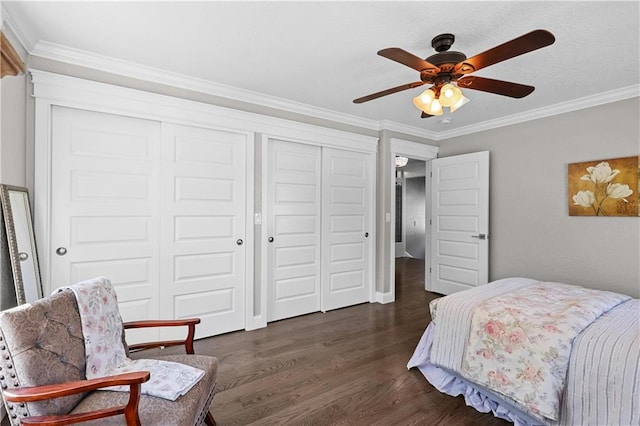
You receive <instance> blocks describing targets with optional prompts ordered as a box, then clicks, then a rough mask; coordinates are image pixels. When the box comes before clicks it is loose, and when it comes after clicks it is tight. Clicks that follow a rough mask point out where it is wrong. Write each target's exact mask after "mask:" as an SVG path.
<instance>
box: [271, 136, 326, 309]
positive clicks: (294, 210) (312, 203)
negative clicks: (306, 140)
mask: <svg viewBox="0 0 640 426" xmlns="http://www.w3.org/2000/svg"><path fill="white" fill-rule="evenodd" d="M268 151H269V152H268V155H269V157H268V167H269V170H268V184H267V185H268V195H267V209H268V213H267V217H268V219H267V220H268V224H267V226H268V235H269V240H270V241H271V242H267V256H268V257H267V259H268V260H267V263H268V265H269V266H268V271H267V274H268V275H267V288H268V299H267V300H268V301H267V312H268V315H267V319H268V321H275V320H279V319H283V318H289V317H293V316H297V315H302V314H306V313H309V312H316V311H319V310H320V211H321V206H320V181H321V166H320V160H321V156H320V148H319V147H317V146H312V145H304V144H299V143H291V142H284V141H270V142H269V148H268ZM271 238H273V240H271Z"/></svg>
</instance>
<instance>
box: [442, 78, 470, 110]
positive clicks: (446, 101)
mask: <svg viewBox="0 0 640 426" xmlns="http://www.w3.org/2000/svg"><path fill="white" fill-rule="evenodd" d="M463 97H464V96H463V95H462V91H461V90H460V89H459V88H458V87H456V86H454V85H453V84H451V83H447V84H445V85H444V86H442V88H441V89H440V97H439V98H438V99H439V100H440V105H442V106H445V107H450V106H452V105H454V104H455V103H456V102H458V101H459V100H460V98H463Z"/></svg>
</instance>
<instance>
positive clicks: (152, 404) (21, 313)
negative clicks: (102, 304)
mask: <svg viewBox="0 0 640 426" xmlns="http://www.w3.org/2000/svg"><path fill="white" fill-rule="evenodd" d="M187 322H188V321H187ZM197 322H199V321H198V320H195V321H194V320H191V324H192V325H191V326H190V327H189V336H188V337H187V339H185V341H180V342H175V341H174V342H158V345H163V346H171V345H175V344H177V343H180V344H184V345H185V347H186V348H187V352H188V353H187V354H184V355H168V356H157V357H154V358H157V359H164V360H168V361H174V362H179V363H183V364H187V365H191V366H193V367H196V368H199V369H202V370H204V371H205V376H204V377H203V378H202V379H201V380H200V381H199V382H198V383H197V384H196V385H195V386H194V387H193V388H192V389H191V390H190V391H189V392H188V393H187V394H186V395H184V396H182V397H180V398H178V399H177V400H176V401H170V400H167V399H162V398H156V397H153V396H148V395H140V394H139V393H138V392H139V387H138V388H137V390H136V386H139V384H140V383H141V382H143V381H146V380H148V379H149V374H148V373H147V374H146V377H144V374H143V373H132V374H133V375H136V377H135V378H129V377H127V378H126V379H127V380H129V381H131V383H132V386H133V387H132V392H113V391H104V390H97V389H98V388H99V387H104V386H110V385H111V384H115V383H110V382H108V380H109V379H108V378H107V379H105V380H104V381H103V383H97V384H95V386H94V384H93V383H91V382H92V381H90V380H86V377H85V349H84V337H83V335H82V326H81V322H80V314H79V312H78V305H77V302H76V299H75V296H74V294H73V292H72V291H70V290H65V291H62V292H59V293H56V294H54V295H52V296H50V297H47V298H44V299H40V300H38V301H36V302H34V303H32V304H26V305H22V306H18V307H17V308H13V309H10V310H7V311H4V312H2V313H0V387H1V388H2V394H3V397H4V400H5V407H6V409H7V415H8V417H9V419H10V421H11V424H12V425H14V426H17V425H20V424H27V423H28V422H29V419H30V418H33V416H49V417H50V416H63V417H62V420H63V421H64V423H55V424H71V423H76V424H86V425H131V424H142V425H162V426H169V425H175V426H182V425H184V426H192V425H202V424H203V423H206V424H207V425H210V426H212V425H215V421H214V420H213V417H212V416H211V414H210V413H209V406H210V404H211V401H212V399H213V396H214V394H215V385H216V377H217V367H218V361H217V359H216V358H214V357H211V356H203V355H195V354H193V329H194V327H195V323H197ZM153 325H160V326H176V325H188V324H185V323H181V322H180V321H166V322H162V321H158V322H156V323H155V324H154V322H153V321H143V322H140V323H138V324H135V323H132V324H125V328H138V327H148V326H153ZM139 346H140V347H144V348H148V347H153V346H154V344H144V345H139ZM125 348H126V344H125ZM120 376H127V375H120ZM124 379H125V378H123V377H119V380H120V381H121V382H119V383H118V384H126V383H125V382H123V381H122V380H124ZM68 382H77V383H80V385H79V386H80V387H82V386H84V387H85V389H84V390H85V391H84V392H79V393H77V389H76V391H74V392H76V393H73V392H70V391H65V392H63V393H58V394H56V395H65V396H62V397H56V398H53V399H45V400H36V399H33V398H31V397H21V398H22V399H20V398H18V399H16V395H18V396H20V395H23V394H22V393H21V392H25V393H26V392H27V391H29V390H28V389H21V390H17V389H18V388H28V387H34V386H40V387H42V386H45V387H44V388H40V389H42V390H50V389H51V388H53V389H59V388H60V386H61V385H59V384H62V383H68ZM136 382H137V383H138V384H137V385H136ZM47 385H48V386H47ZM87 389H90V390H89V391H86V390H87ZM130 396H131V399H136V398H137V397H139V402H138V406H137V410H136V412H137V413H138V415H137V416H135V415H133V416H129V417H132V418H129V417H126V416H125V415H124V414H125V412H126V411H125V409H124V407H125V406H126V407H129V405H128V404H130V403H131V401H130ZM128 401H129V402H128ZM134 402H135V401H134ZM110 407H120V408H121V410H120V411H119V413H120V414H117V415H111V416H110V417H105V418H99V419H97V420H90V421H84V420H86V419H82V422H81V423H78V422H77V419H76V420H74V415H77V414H79V413H87V412H92V411H96V410H105V409H108V408H110ZM129 410H131V409H130V408H129ZM116 411H117V410H116ZM130 414H131V413H130ZM134 414H135V413H134ZM85 417H86V416H85ZM135 417H138V418H137V419H136V418H135ZM32 420H42V418H41V419H37V418H35V419H32ZM138 422H139V423H138ZM28 424H37V423H28Z"/></svg>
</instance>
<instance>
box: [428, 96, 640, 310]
mask: <svg viewBox="0 0 640 426" xmlns="http://www.w3.org/2000/svg"><path fill="white" fill-rule="evenodd" d="M639 105H640V99H639V98H632V99H629V100H625V101H620V102H615V103H610V104H607V105H601V106H598V107H593V108H588V109H584V110H580V111H575V112H571V113H566V114H562V115H557V116H554V117H549V118H544V119H539V120H535V121H530V122H526V123H523V124H518V125H514V126H509V127H503V128H498V129H494V130H489V131H485V132H481V133H476V134H472V135H467V136H462V137H458V138H454V139H448V140H445V141H440V151H439V154H440V156H441V157H447V156H451V155H456V154H463V153H469V152H475V151H483V150H489V151H490V153H491V154H490V156H491V158H490V164H491V166H490V167H491V173H490V231H489V233H490V240H489V246H490V254H489V256H490V267H489V274H490V277H489V278H490V279H491V280H495V279H499V278H504V277H509V276H525V277H532V278H536V279H540V280H547V281H560V282H566V283H573V284H579V285H583V286H586V287H591V288H598V289H603V290H612V291H617V292H622V293H626V294H629V295H631V296H634V297H640V218H638V217H618V218H615V217H611V218H609V217H575V216H573V217H570V216H569V215H568V201H567V199H568V190H567V165H568V164H569V163H576V162H582V161H593V160H600V159H607V158H618V157H629V156H634V155H639V154H640V132H639V126H638V122H639V120H638V117H639V116H640V108H639Z"/></svg>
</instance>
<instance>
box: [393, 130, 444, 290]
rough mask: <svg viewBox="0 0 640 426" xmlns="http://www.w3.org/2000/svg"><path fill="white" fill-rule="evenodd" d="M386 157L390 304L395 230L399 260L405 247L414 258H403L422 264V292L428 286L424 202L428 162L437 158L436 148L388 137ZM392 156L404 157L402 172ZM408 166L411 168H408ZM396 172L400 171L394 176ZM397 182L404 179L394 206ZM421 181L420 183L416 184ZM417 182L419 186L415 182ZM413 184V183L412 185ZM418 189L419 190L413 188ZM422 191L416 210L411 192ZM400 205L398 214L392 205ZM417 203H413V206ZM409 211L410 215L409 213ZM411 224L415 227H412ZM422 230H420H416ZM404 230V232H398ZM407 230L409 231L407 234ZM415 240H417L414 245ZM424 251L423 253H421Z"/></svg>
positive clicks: (427, 196)
mask: <svg viewBox="0 0 640 426" xmlns="http://www.w3.org/2000/svg"><path fill="white" fill-rule="evenodd" d="M390 148H391V149H390V151H391V152H390V154H391V156H390V158H389V163H388V164H389V166H390V169H388V170H389V174H388V179H389V180H388V185H389V187H388V188H389V189H390V192H391V194H390V195H391V196H390V197H389V201H390V202H389V210H388V211H389V212H390V213H389V214H388V219H390V220H388V221H389V222H391V223H390V225H391V226H390V234H391V235H390V241H389V243H390V253H389V254H390V255H389V257H388V260H389V264H388V265H389V272H390V273H389V275H388V279H389V281H388V284H387V285H386V288H387V289H388V292H389V293H388V298H387V301H393V300H395V297H396V282H395V281H396V261H397V258H396V255H395V253H396V227H397V228H398V233H403V238H402V241H404V248H403V252H402V255H403V257H401V259H405V257H404V256H405V252H406V253H407V254H410V252H407V250H406V249H407V248H408V249H409V250H410V251H413V252H414V253H417V254H418V256H417V257H406V259H418V258H419V257H422V258H423V265H424V266H421V267H420V269H421V270H422V271H423V273H422V276H423V277H424V279H423V281H422V282H423V287H424V289H425V290H429V289H430V284H429V267H430V245H429V244H428V243H427V237H428V235H429V234H430V229H431V228H430V223H429V219H430V217H431V210H430V203H429V202H427V200H430V199H431V184H430V172H431V160H433V159H434V158H437V156H438V147H436V146H431V145H426V144H422V143H417V142H410V141H406V140H402V139H396V138H391V139H390ZM396 157H405V158H407V162H406V163H405V165H404V166H403V167H404V168H405V170H402V169H403V167H396ZM410 163H411V165H410ZM398 169H400V170H401V172H400V173H398ZM398 178H400V179H404V181H402V180H401V182H403V183H404V184H403V186H402V192H401V193H399V194H398V198H400V197H402V200H403V202H402V203H400V202H398V203H396V196H395V192H394V188H395V184H396V181H397V180H398ZM415 178H420V179H419V180H413V179H415ZM419 181H421V182H419ZM418 182H419V183H418ZM414 183H416V184H415V185H414ZM417 188H421V189H417ZM407 189H409V195H407ZM416 191H418V192H422V194H423V196H424V198H422V196H420V199H423V200H424V203H423V204H422V206H421V207H418V206H416V205H414V204H413V201H414V200H415V199H416V197H415V196H414V195H412V194H415V192H416ZM406 200H411V204H410V205H409V206H407V204H406ZM397 204H398V205H402V207H401V209H402V212H401V211H400V210H399V209H398V210H397V206H396V205H397ZM416 204H417V203H416ZM410 212H411V213H410ZM398 220H399V221H400V222H401V224H402V226H397V225H398ZM414 222H415V225H414ZM420 228H422V229H420ZM402 229H404V231H402ZM407 230H408V231H409V232H407ZM418 240H420V241H419V242H418ZM423 250H424V253H422V251H423Z"/></svg>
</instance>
